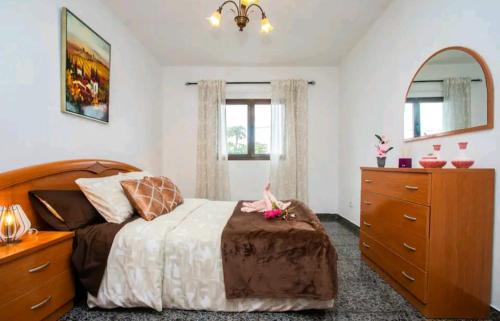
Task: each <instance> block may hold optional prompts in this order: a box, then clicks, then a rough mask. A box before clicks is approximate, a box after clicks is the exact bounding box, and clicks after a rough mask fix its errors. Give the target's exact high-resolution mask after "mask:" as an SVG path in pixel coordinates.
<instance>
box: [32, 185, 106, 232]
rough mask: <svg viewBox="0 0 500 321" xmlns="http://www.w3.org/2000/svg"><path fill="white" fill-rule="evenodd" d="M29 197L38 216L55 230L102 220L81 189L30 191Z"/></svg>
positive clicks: (65, 229) (69, 229)
mask: <svg viewBox="0 0 500 321" xmlns="http://www.w3.org/2000/svg"><path fill="white" fill-rule="evenodd" d="M29 197H30V201H31V204H32V205H33V208H34V210H35V212H36V213H37V214H38V216H40V217H41V218H42V219H43V220H44V221H45V222H46V223H47V224H48V225H50V226H51V227H52V228H53V229H55V230H58V231H72V230H76V229H78V228H81V227H85V226H87V225H92V224H99V223H103V222H104V219H103V218H102V217H101V215H99V212H97V210H96V209H95V208H94V207H93V206H92V204H90V202H89V201H88V200H87V198H86V197H85V195H84V194H83V193H82V192H81V191H60V190H39V191H30V192H29Z"/></svg>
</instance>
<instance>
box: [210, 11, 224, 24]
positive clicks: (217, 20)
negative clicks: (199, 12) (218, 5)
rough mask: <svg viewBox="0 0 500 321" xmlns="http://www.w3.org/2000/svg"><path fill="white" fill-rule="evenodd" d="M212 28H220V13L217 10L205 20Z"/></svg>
mask: <svg viewBox="0 0 500 321" xmlns="http://www.w3.org/2000/svg"><path fill="white" fill-rule="evenodd" d="M207 19H208V21H209V22H210V24H211V25H212V27H218V26H220V20H221V13H220V12H219V10H216V11H214V13H212V15H211V16H210V17H208V18H207Z"/></svg>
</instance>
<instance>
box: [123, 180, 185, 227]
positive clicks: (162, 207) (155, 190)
mask: <svg viewBox="0 0 500 321" xmlns="http://www.w3.org/2000/svg"><path fill="white" fill-rule="evenodd" d="M121 185H122V187H123V190H124V191H125V195H127V197H128V199H129V200H130V203H132V205H133V206H134V208H135V209H136V210H137V211H138V212H139V214H140V215H141V216H142V217H143V218H144V219H145V220H146V221H151V220H153V219H155V218H156V217H158V216H160V215H163V214H167V213H169V212H171V211H172V210H173V209H174V208H176V207H177V206H178V205H179V204H181V203H182V202H183V199H182V196H181V194H180V192H179V189H178V188H177V186H175V184H174V183H172V181H171V180H169V179H168V178H166V177H145V178H143V179H141V180H126V181H122V182H121Z"/></svg>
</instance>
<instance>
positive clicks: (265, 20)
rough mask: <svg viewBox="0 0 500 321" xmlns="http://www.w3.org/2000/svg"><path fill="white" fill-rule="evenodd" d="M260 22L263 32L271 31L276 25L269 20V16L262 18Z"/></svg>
mask: <svg viewBox="0 0 500 321" xmlns="http://www.w3.org/2000/svg"><path fill="white" fill-rule="evenodd" d="M260 24H261V25H260V32H262V33H270V32H271V31H273V29H274V27H273V26H272V25H271V23H270V22H269V18H267V17H265V18H262V20H261V21H260Z"/></svg>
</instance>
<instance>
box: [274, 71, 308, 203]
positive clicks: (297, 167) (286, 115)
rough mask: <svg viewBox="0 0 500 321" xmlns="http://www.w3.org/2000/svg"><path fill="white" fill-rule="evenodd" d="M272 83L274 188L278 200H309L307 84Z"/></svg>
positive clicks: (281, 81) (291, 81) (294, 82)
mask: <svg viewBox="0 0 500 321" xmlns="http://www.w3.org/2000/svg"><path fill="white" fill-rule="evenodd" d="M271 86H272V99H271V178H270V181H271V188H272V190H273V193H274V194H275V195H276V197H278V198H279V199H282V200H285V199H298V200H300V201H303V202H307V200H308V176H307V163H308V162H307V158H308V153H307V149H308V148H307V143H308V140H307V139H308V138H307V121H308V120H307V119H308V116H307V114H308V84H307V81H305V80H280V81H273V82H272V84H271Z"/></svg>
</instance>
